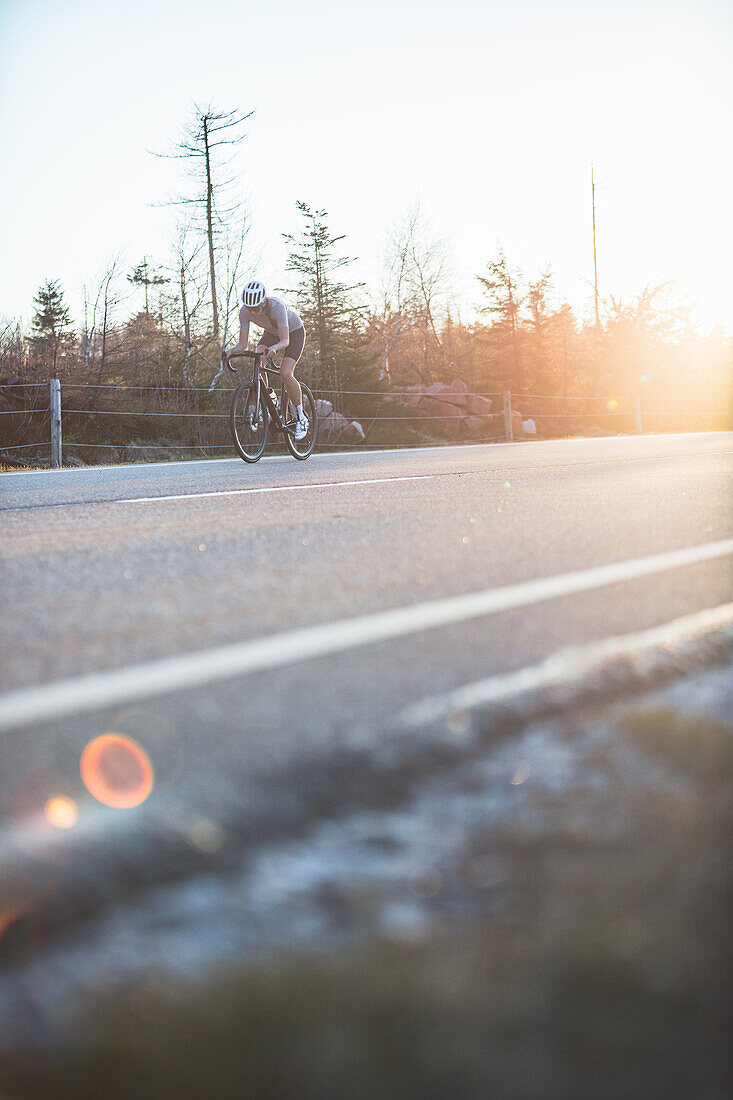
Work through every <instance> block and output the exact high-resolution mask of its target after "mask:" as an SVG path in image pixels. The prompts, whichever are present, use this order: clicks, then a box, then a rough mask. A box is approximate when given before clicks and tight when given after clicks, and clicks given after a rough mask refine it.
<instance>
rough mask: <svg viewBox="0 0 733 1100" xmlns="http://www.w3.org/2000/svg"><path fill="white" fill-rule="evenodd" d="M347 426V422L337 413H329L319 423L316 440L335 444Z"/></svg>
mask: <svg viewBox="0 0 733 1100" xmlns="http://www.w3.org/2000/svg"><path fill="white" fill-rule="evenodd" d="M347 424H348V420H347V419H346V417H345V416H342V415H341V413H338V412H331V413H329V414H328V416H326V417H324V419H323V420H322V421H319V423H318V438H319V439H320V440H321V442H322V443H335V442H336V441H337V440H338V439H339V437H340V435H341V433H342V432H343V430H344V428H345V427H346V425H347Z"/></svg>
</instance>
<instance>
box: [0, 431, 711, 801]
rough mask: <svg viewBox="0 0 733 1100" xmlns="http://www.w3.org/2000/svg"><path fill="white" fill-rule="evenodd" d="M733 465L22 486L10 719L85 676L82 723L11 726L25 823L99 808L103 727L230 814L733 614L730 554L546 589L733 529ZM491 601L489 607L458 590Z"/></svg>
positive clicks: (5, 529)
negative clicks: (95, 784)
mask: <svg viewBox="0 0 733 1100" xmlns="http://www.w3.org/2000/svg"><path fill="white" fill-rule="evenodd" d="M731 454H733V436H732V435H731V434H729V433H716V434H701V435H677V436H656V437H636V438H633V437H632V438H613V439H597V440H577V441H555V442H539V443H533V444H526V445H522V444H515V445H504V444H502V445H493V446H476V447H445V448H434V449H429V450H422V451H393V452H380V453H362V454H343V455H321V454H319V455H316V456H313V457H312V458H311V459H310V460H309V461H308V462H306V463H297V462H295V461H294V460H292V459H289V458H284V459H281V458H273V459H265V460H263V461H262V462H260V463H259V464H258V465H257V466H253V467H252V466H245V465H244V464H243V463H241V462H240V461H238V460H222V461H215V462H199V463H176V464H162V465H150V466H129V467H107V468H94V469H92V468H89V469H73V470H61V471H48V472H41V473H36V472H28V473H18V474H15V473H13V474H2V475H0V513H1V516H2V518H1V520H0V525H1V526H0V566H1V575H0V607H1V608H2V624H1V627H0V664H1V666H2V673H1V679H0V718H1V717H2V712H3V706H4V705H6V704H7V703H8V702H9V701H10V700H12V699H16V700H17V698H18V697H19V693H21V694H23V698H24V699H28V698H30V697H31V696H33V695H34V693H35V694H37V695H38V696H39V697H40V695H41V693H42V690H43V691H46V690H47V689H48V688H49V685H55V684H60V683H61V684H65V685H66V687H65V691H66V694H64V692H61V693H59V695H58V698H59V699H61V698H62V697H63V698H64V699H66V703H65V704H64V706H65V708H66V709H65V710H64V711H63V713H61V711H59V716H56V715H55V714H54V706H55V705H56V703H55V701H54V700H55V699H56V696H55V695H54V694H53V691H52V692H51V694H50V695H49V696H48V702H47V710H46V711H45V712H44V714H43V717H42V718H37V719H35V720H30V719H29V720H22V721H21V720H19V721H18V722H17V723H16V724H15V725H14V726H13V724H12V723H10V724H8V723H6V724H5V725H6V728H5V729H4V730H2V731H0V744H1V745H2V759H3V768H2V772H1V774H0V800H1V802H0V804H2V805H4V807H5V809H4V811H3V816H4V817H5V818H7V817H8V815H9V814H17V813H25V812H30V811H32V810H33V809H34V807H36V808H37V807H39V806H41V805H43V802H44V801H45V800H46V799H47V798H49V797H50V796H51V795H53V794H58V793H63V792H66V793H68V794H70V795H72V796H73V797H77V796H78V795H79V793H80V781H79V771H78V761H79V755H80V752H81V750H82V749H83V747H84V745H85V744H86V743H87V742H88V741H89V739H90V738H92V737H94V736H95V734H98V733H100V732H102V731H104V730H109V729H115V730H120V731H122V732H127V733H130V734H131V735H132V736H134V737H136V738H137V739H138V740H139V741H140V742H141V743H142V744H143V745H144V747H145V748H146V749H147V750H148V752H149V754H150V756H151V759H152V760H153V763H154V766H155V768H156V777H157V785H158V789H160V790H164V789H165V790H168V791H171V790H173V789H177V788H180V789H184V788H186V789H191V790H193V789H194V788H195V789H196V790H197V791H198V792H199V794H200V795H201V796H202V797H203V798H205V799H206V797H207V796H208V800H209V801H211V800H213V799H215V797H218V795H215V793H214V792H217V791H221V790H222V789H223V785H224V784H225V783H226V781H227V777H235V776H238V775H241V774H243V773H244V772H246V773H248V774H250V775H252V776H256V774H257V773H258V772H259V771H260V770H267V769H270V768H272V767H277V766H278V765H279V764H282V763H284V762H288V763H293V761H298V760H300V761H301V762H302V763H303V766H306V765H307V762H308V761H309V760H310V759H311V758H312V756H313V754H315V753H320V752H325V753H328V751H329V750H330V749H331V748H333V747H334V746H339V745H343V744H348V743H351V742H353V741H354V740H358V741H360V742H361V743H367V744H369V743H372V742H374V743H376V741H377V740H378V738H379V736H380V731H381V730H383V729H385V728H387V726H389V725H390V724H391V723H393V721H394V718H395V716H396V715H397V714H399V713H401V712H403V711H404V709H405V708H408V707H410V706H413V705H414V704H416V703H417V702H419V701H420V700H423V699H425V698H426V697H428V696H430V697H432V696H435V695H439V694H440V693H442V692H447V691H450V690H452V689H455V688H457V687H460V686H461V685H464V684H468V683H471V682H473V681H476V680H481V679H483V678H485V677H486V676H489V675H493V674H497V673H503V672H510V671H513V670H517V669H521V668H525V667H527V666H531V665H533V664H536V663H537V662H538V661H541V660H542V659H543V658H545V657H547V656H548V655H550V654H552V653H554V652H555V651H557V650H558V649H560V648H562V647H564V646H567V645H570V644H573V645H583V644H585V643H590V642H593V641H597V640H599V639H602V638H606V637H608V636H610V635H618V634H624V633H628V632H633V631H639V630H642V629H646V628H649V627H653V626H656V625H658V624H661V623H665V622H667V621H669V620H672V619H674V618H676V617H679V616H683V615H686V614H689V613H692V612H695V611H699V610H701V609H705V608H711V607H715V606H717V605H720V604H722V603H725V602H727V601H728V600H730V598H731V570H730V561H731V559H730V551H729V550H728V551H726V552H725V553H721V552H720V547H718V549H715V548H713V550H712V551H711V554H712V555H713V556H709V557H708V558H706V559H705V560H702V559H701V560H693V559H694V555H693V557H692V558H690V559H689V560H688V561H687V562H686V563H685V564H681V563H679V562H678V563H674V562H673V561H672V559H670V563H671V564H672V565H674V567H667V566H666V565H665V564H659V561H658V560H657V565H656V566H654V568H652V567H651V566H649V567H648V568H647V567H646V566H644V565H642V566H640V567H639V568H638V569H637V572H636V574H635V575H631V574H629V576H628V577H625V576H624V575H623V571H622V573H621V574H614V573H613V571H610V572H608V573H607V574H604V573H603V571H601V573H600V574H598V575H596V574H594V575H593V576H592V577H588V578H586V579H584V580H583V582H582V585H581V586H580V587H578V588H576V589H573V588H572V584H573V583H574V582H572V581H571V582H569V583H570V587H566V588H563V587H562V585H561V586H560V588H559V590H558V591H554V590H553V588H552V586H551V585H543V581H544V580H545V579H547V578H554V577H557V576H563V577H566V576H568V575H571V576H576V575H580V574H583V577H586V574H585V571H588V570H590V569H596V570H597V569H598V567H604V566H610V565H613V564H614V563H626V562H636V561H637V560H638V559H644V558H648V557H649V556H658V555H662V554H665V553H669V552H673V551H678V550H683V549H687V548H696V547H711V546H712V547H714V544H716V543H717V544H721V543H722V540H726V539H729V538H730V536H731V522H730V521H731V511H730V460H731ZM723 550H725V547H723ZM632 573H633V570H632ZM532 581H536V582H538V583H537V585H536V586H534V587H532V586H530V588H528V589H524V588H523V589H522V590H521V591H520V590H519V589H518V587H517V586H519V585H524V584H525V582H532ZM497 589H505V590H507V591H508V590H511V598H510V599H509V601H508V603H506V602H505V604H504V605H502V604H501V600H500V601H499V602H498V604H497V602H496V599H495V596H494V595H491V594H494V593H495V592H496V590H497ZM476 593H483V594H484V600H485V602H486V607H487V610H486V611H485V613H484V612H479V611H477V610H476V607H478V604H476V607H474V609H473V610H472V609H471V601H470V600H469V601H466V600H464V601H462V602H461V601H460V600H459V599H457V598H458V597H463V596H470V597H472V598H473V599H474V600H476V599H478V597H476V596H475V594H476ZM486 593H489V594H490V595H489V598H488V601H486V596H485V594H486ZM450 600H452V601H453V602H452V603H448V604H445V603H444V604H442V605H441V607H442V608H443V611H444V617H443V621H442V622H441V623H440V625H434V624H432V623H431V622H430V621H429V619H430V615H431V614H432V613H433V611H432V609H434V607H435V603H436V601H450ZM492 600H493V601H494V603H493V604H492ZM396 609H399V610H400V615H397V616H396V617H395V616H394V615H390V614H386V615H385V616H383V617H382V618H381V619H379V620H378V621H377V620H375V619H374V618H373V616H375V615H376V614H377V613H383V612H384V613H388V612H390V613H391V612H394V611H395V610H396ZM364 616H372V618H370V619H368V620H363V619H362V617H364ZM400 616H401V617H400ZM421 616H422V618H421ZM425 616H427V618H426V617H425ZM356 619H359V620H360V622H362V623H364V622H365V623H366V625H365V626H364V627H363V634H361V635H360V634H359V630H362V626H359V627H358V630H357V636H356V637H354V629H356V628H353V621H354V620H356ZM330 624H338V626H337V627H332V626H331V625H330ZM350 624H351V625H350ZM395 624H396V625H395ZM318 626H321V627H323V628H324V629H323V630H322V631H320V632H318V631H315V630H314V629H313V628H315V627H318ZM280 635H282V636H283V637H282V639H280V638H278V639H277V640H276V641H275V643H274V644H273V645H272V646H271V647H270V648H271V649H272V651H273V653H274V654H275V656H274V657H273V658H272V660H271V661H270V664H269V667H266V668H260V669H259V670H258V669H257V660H256V657H257V653H258V652H262V651H264V650H263V643H262V641H261V640H262V639H265V638H266V637H268V636H280ZM347 637H348V638H350V640H349V641H348V643H346V642H345V641H344V639H345V638H347ZM324 639H325V641H324ZM243 643H244V646H243ZM246 643H256V644H250V645H247V644H246ZM319 646H320V648H319ZM278 654H280V656H279V657H278ZM283 654H285V656H283ZM191 655H194V656H191ZM253 655H254V658H253ZM164 658H174V659H177V658H186V659H185V660H182V661H177V660H173V661H172V662H169V663H168V664H167V665H165V666H164V665H162V664H161V661H162V659H164ZM230 659H231V665H230V664H228V662H229V661H230ZM248 662H249V663H248ZM207 663H208V665H209V666H214V671H213V672H210V673H209V675H208V679H207V682H201V683H198V686H197V681H196V675H197V669H198V668H199V667H201V666H202V665H206V664H207ZM130 666H136V667H137V673H136V676H137V677H138V679H140V675H141V674H142V671H143V670H145V671H146V674H147V675H148V678H149V680H150V681H151V682H152V684H153V686H152V687H151V686H148V687H147V688H146V690H145V691H144V692H142V693H140V692H137V693H136V691H135V689H134V682H135V676H133V677H132V678H131V682H132V685H133V686H132V688H130V682H128V683H127V686H125V682H124V678H123V680H121V681H120V682H119V683H117V681H115V683H116V687H115V691H116V692H117V695H116V696H115V697H114V701H113V702H112V703H108V704H105V705H99V706H96V705H95V704H94V703H93V702H92V703H90V701H89V699H90V695H89V681H84V682H80V681H79V678H80V677H85V676H88V675H89V674H96V673H100V674H106V673H109V674H110V675H112V674H114V673H115V672H116V671H117V670H122V669H126V668H128V667H130ZM217 668H218V669H219V671H216V669H217ZM171 669H173V671H172V672H171ZM167 676H172V679H166V677H167ZM157 677H159V680H158V679H157ZM204 679H206V677H205V678H204ZM67 681H68V683H66V682H67ZM156 683H159V684H160V688H159V690H160V694H158V693H157V690H158V689H156V687H155V684H156ZM173 685H175V686H173ZM91 697H92V698H93V696H91ZM44 698H45V696H44ZM69 699H71V703H69V701H68V700H69ZM75 700H77V701H78V705H77V703H75ZM59 706H61V704H60V703H59ZM410 736H419V734H415V733H414V732H413V733H411V734H410Z"/></svg>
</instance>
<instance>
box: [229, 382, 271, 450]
mask: <svg viewBox="0 0 733 1100" xmlns="http://www.w3.org/2000/svg"><path fill="white" fill-rule="evenodd" d="M229 423H230V425H231V429H232V438H233V439H234V446H235V447H236V448H237V453H238V454H239V456H240V458H243V459H244V461H245V462H256V461H257V459H258V458H261V457H262V452H263V451H264V449H265V444H266V443H267V430H268V427H269V424H270V418H269V416H268V413H267V408H266V407H265V404H264V402H263V400H262V395H261V393H260V394H259V397H258V387H257V385H256V384H255V383H253V382H240V384H239V385H238V386H237V388H236V390H235V391H234V396H233V397H232V403H231V406H230V408H229Z"/></svg>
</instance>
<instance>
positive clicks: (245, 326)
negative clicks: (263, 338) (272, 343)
mask: <svg viewBox="0 0 733 1100" xmlns="http://www.w3.org/2000/svg"><path fill="white" fill-rule="evenodd" d="M248 343H249V314H248V313H247V309H246V307H245V306H242V308H241V309H240V311H239V339H238V340H237V342H236V344H235V345H234V347H233V348H230V349H229V351H226V349H225V350H224V352H223V354H224V355H226V356H229V355H236V354H237V352H239V351H246V350H247V344H248Z"/></svg>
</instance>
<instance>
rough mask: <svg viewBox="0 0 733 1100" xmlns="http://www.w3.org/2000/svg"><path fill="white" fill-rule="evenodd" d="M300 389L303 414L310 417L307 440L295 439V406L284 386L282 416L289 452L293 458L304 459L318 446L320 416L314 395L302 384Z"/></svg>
mask: <svg viewBox="0 0 733 1100" xmlns="http://www.w3.org/2000/svg"><path fill="white" fill-rule="evenodd" d="M300 389H301V392H302V394H303V412H304V413H305V415H306V416H307V417H308V434H307V435H306V437H305V439H297V440H296V439H295V438H294V436H293V431H294V429H295V405H293V402H292V401H291V400H290V398H289V397H288V395H287V393H286V392H285V387H284V386H283V396H282V405H283V408H282V412H281V414H280V416H281V419H282V422H283V426H284V427H285V442H286V444H287V447H288V450H289V451H290V453H291V455H292V456H293V458H299V459H301V460H302V459H304V458H308V456H309V455H310V454H311V452H312V451H313V448H314V447H315V445H316V436H317V435H318V414H317V413H316V403H315V401H314V400H313V394H312V393H311V391H310V390H309V389H308V387H307V386H305V385H303V383H302V382H301V383H300Z"/></svg>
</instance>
